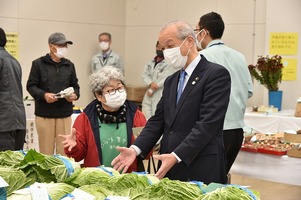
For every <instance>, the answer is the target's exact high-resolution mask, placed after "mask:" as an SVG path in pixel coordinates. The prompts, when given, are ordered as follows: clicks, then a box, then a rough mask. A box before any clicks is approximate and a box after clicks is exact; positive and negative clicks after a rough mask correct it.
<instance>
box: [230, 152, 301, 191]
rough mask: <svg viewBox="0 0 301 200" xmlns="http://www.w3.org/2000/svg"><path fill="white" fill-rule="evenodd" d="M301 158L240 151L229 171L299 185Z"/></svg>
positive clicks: (300, 183)
mask: <svg viewBox="0 0 301 200" xmlns="http://www.w3.org/2000/svg"><path fill="white" fill-rule="evenodd" d="M300 166H301V158H292V157H288V156H287V155H285V156H274V155H268V154H262V153H251V152H244V151H240V152H239V154H238V156H237V158H236V160H235V162H234V164H233V166H232V168H231V173H234V174H238V175H242V176H248V177H250V178H256V179H262V180H268V181H274V182H279V183H286V184H292V185H300V186H301V173H300Z"/></svg>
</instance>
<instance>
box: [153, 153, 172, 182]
mask: <svg viewBox="0 0 301 200" xmlns="http://www.w3.org/2000/svg"><path fill="white" fill-rule="evenodd" d="M153 157H154V159H156V160H161V162H162V164H161V166H160V168H159V170H158V171H157V173H156V177H157V178H159V179H162V178H164V176H165V175H166V173H167V172H168V171H169V170H170V169H171V168H172V167H173V166H174V165H175V164H176V163H177V162H178V161H177V158H176V157H175V156H174V155H172V154H161V155H153Z"/></svg>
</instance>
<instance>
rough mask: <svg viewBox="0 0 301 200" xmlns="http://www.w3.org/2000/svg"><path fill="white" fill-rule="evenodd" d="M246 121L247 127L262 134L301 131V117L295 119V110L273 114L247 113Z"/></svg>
mask: <svg viewBox="0 0 301 200" xmlns="http://www.w3.org/2000/svg"><path fill="white" fill-rule="evenodd" d="M244 120H245V124H246V127H250V128H252V129H253V130H254V131H256V132H260V133H267V132H272V133H278V132H285V131H288V130H294V131H297V130H300V129H301V117H294V111H293V110H283V111H280V112H278V113H273V114H266V113H260V112H250V111H246V113H245V117H244Z"/></svg>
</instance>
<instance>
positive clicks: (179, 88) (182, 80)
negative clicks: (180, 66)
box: [177, 70, 186, 103]
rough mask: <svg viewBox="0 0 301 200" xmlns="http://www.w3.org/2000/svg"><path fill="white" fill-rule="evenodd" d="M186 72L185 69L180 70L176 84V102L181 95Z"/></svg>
mask: <svg viewBox="0 0 301 200" xmlns="http://www.w3.org/2000/svg"><path fill="white" fill-rule="evenodd" d="M185 76H186V72H185V70H181V74H180V79H179V84H178V93H177V103H178V101H179V99H180V97H181V95H182V92H183V87H184V81H185Z"/></svg>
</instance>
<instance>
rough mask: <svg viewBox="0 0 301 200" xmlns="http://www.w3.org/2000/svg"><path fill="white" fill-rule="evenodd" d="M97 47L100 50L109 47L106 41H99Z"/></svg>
mask: <svg viewBox="0 0 301 200" xmlns="http://www.w3.org/2000/svg"><path fill="white" fill-rule="evenodd" d="M99 47H100V49H101V50H103V51H105V50H107V49H108V48H109V43H108V42H100V43H99Z"/></svg>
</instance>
